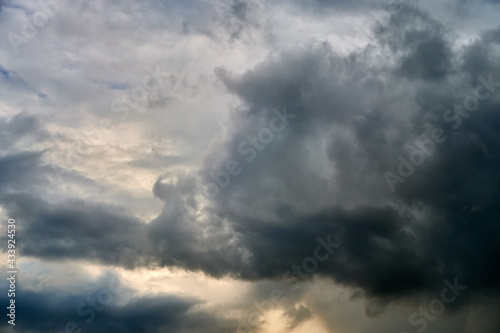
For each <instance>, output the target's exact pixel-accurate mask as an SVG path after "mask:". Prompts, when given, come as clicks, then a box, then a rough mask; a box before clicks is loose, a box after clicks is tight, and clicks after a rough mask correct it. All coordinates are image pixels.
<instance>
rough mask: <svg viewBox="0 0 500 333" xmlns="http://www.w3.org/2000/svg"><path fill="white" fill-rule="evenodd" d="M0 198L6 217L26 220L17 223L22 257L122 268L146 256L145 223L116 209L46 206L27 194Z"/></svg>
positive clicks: (77, 204) (79, 202)
mask: <svg viewBox="0 0 500 333" xmlns="http://www.w3.org/2000/svg"><path fill="white" fill-rule="evenodd" d="M2 199H3V200H2V202H3V205H4V207H6V208H7V209H8V211H9V213H10V214H11V215H10V216H14V217H16V219H20V220H22V221H25V222H23V224H22V225H19V227H18V228H19V235H18V238H19V239H20V244H21V245H20V246H19V249H20V251H21V253H22V254H23V255H27V256H35V257H40V258H46V259H52V260H59V259H85V260H97V261H99V262H104V263H107V264H120V265H123V266H126V267H130V266H134V265H137V264H139V263H143V264H144V262H145V261H146V260H147V258H146V255H148V253H147V251H148V246H147V242H148V241H147V239H146V227H145V225H143V224H142V223H140V222H139V221H138V220H137V219H135V218H133V217H131V216H130V215H127V214H126V213H125V212H123V211H122V210H121V208H119V207H113V206H107V205H103V204H92V203H88V202H85V201H82V200H68V201H64V202H60V203H58V204H50V203H48V202H46V201H44V200H41V199H38V198H36V197H33V196H31V195H27V194H15V195H6V196H4V197H3V198H2ZM23 239H24V240H23Z"/></svg>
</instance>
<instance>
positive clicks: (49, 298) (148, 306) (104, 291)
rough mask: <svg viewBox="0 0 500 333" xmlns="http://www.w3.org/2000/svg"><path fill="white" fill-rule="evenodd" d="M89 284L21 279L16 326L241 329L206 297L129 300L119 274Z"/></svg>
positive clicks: (44, 329)
mask: <svg viewBox="0 0 500 333" xmlns="http://www.w3.org/2000/svg"><path fill="white" fill-rule="evenodd" d="M2 284H4V283H2ZM88 287H90V289H88V293H84V292H82V291H81V290H82V289H83V286H80V289H79V290H80V291H79V292H78V293H71V294H69V293H65V292H61V291H50V290H49V291H43V292H37V291H30V290H26V289H24V288H22V287H21V288H20V287H19V284H18V288H17V290H18V291H17V293H16V298H15V300H16V303H15V304H16V326H15V327H16V330H21V331H23V332H24V331H29V332H36V333H49V332H96V333H100V332H117V333H118V332H120V333H122V332H124V333H128V332H130V333H132V332H134V333H140V332H148V333H150V332H158V333H160V332H165V331H168V332H173V333H184V332H199V331H204V332H210V333H218V332H236V322H234V321H231V320H227V319H223V318H220V317H219V316H218V315H217V314H216V313H211V312H209V311H204V310H201V309H200V308H199V306H200V305H202V303H201V302H199V301H198V300H196V299H189V298H181V297H178V296H175V295H166V294H159V295H152V296H145V297H138V298H132V299H127V300H126V299H124V298H123V296H122V295H121V293H122V292H123V291H124V290H123V289H122V288H119V284H117V282H116V279H115V281H114V282H113V289H112V290H111V289H110V288H108V284H107V283H102V284H99V285H95V284H94V285H90V286H88ZM7 289H8V288H7ZM2 300H4V296H2ZM6 302H8V300H5V302H4V303H6ZM8 326H9V325H8V324H7V323H6V321H2V323H1V324H0V327H2V328H4V329H7V327H8Z"/></svg>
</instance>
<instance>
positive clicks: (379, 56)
mask: <svg viewBox="0 0 500 333" xmlns="http://www.w3.org/2000/svg"><path fill="white" fill-rule="evenodd" d="M375 36H376V37H377V40H376V41H373V42H372V43H371V45H369V46H368V47H366V48H365V49H364V50H362V51H359V52H357V53H353V54H351V55H350V56H348V57H346V58H342V57H340V56H338V55H336V54H335V53H334V52H333V51H331V49H330V48H329V47H328V44H326V43H323V44H316V45H312V46H311V47H309V48H307V49H297V48H296V49H294V50H293V51H287V52H283V53H281V54H280V55H276V56H271V57H270V58H269V59H268V60H266V61H265V62H263V63H262V64H260V65H258V66H256V67H255V68H254V69H253V70H251V71H248V72H246V73H244V74H243V75H241V76H238V75H234V74H231V73H229V72H227V71H225V70H223V69H217V71H216V73H217V74H218V76H219V77H220V78H221V80H222V81H223V82H224V83H225V85H226V87H227V89H228V90H229V91H230V92H233V93H234V94H236V95H237V96H238V97H240V99H241V100H242V101H243V105H242V106H241V107H240V108H239V109H237V110H235V112H234V117H233V119H232V120H233V123H234V125H235V128H234V129H233V131H232V132H230V134H229V137H228V139H227V140H226V141H225V143H224V145H223V146H222V149H218V150H217V151H216V152H213V153H212V154H211V156H209V158H208V159H207V161H206V164H205V170H202V172H201V175H202V177H203V179H204V182H206V183H209V182H213V181H214V179H213V178H212V176H209V175H210V173H211V172H214V173H217V172H219V171H220V170H224V166H225V164H226V162H227V161H229V160H236V161H238V162H240V165H241V166H242V167H243V171H242V172H241V174H239V175H237V176H234V177H232V178H231V179H230V182H229V184H228V185H227V187H225V188H221V191H220V193H219V194H218V196H217V197H216V198H215V199H214V204H215V206H214V207H213V208H210V209H213V211H210V210H209V209H208V208H207V211H205V213H207V216H211V217H208V218H207V220H208V221H204V223H196V222H193V219H192V218H189V217H190V216H194V215H190V214H191V213H190V211H196V209H197V205H198V203H197V201H196V200H195V199H194V193H195V190H194V188H195V185H194V180H191V183H190V182H189V181H186V180H185V181H182V182H180V184H179V185H175V184H169V185H164V184H162V183H161V182H159V183H157V185H156V186H157V191H158V189H162V188H165V189H167V188H168V191H167V190H165V191H164V192H161V193H162V194H161V195H160V194H159V193H160V192H157V196H158V197H160V198H162V200H164V201H165V202H166V206H165V208H164V211H163V213H162V215H160V216H159V217H158V218H157V219H156V220H155V221H154V222H153V227H152V228H153V229H152V230H153V231H154V232H153V234H154V235H153V239H154V244H156V247H157V248H163V249H164V251H163V252H161V254H160V255H161V256H162V257H163V262H164V264H177V265H180V266H183V267H187V268H189V269H202V270H204V271H205V272H208V273H210V274H213V275H217V276H219V275H221V274H224V273H227V274H231V275H235V276H239V277H242V278H246V279H259V278H276V279H279V278H280V276H281V274H282V273H283V272H284V271H286V270H287V269H290V266H291V265H294V264H300V263H301V261H302V260H303V259H304V258H306V257H308V256H311V253H312V251H313V250H314V246H315V240H316V238H317V237H318V236H320V237H326V236H328V235H332V234H338V235H339V237H340V240H341V242H342V246H341V247H340V248H339V249H338V250H337V252H336V254H335V255H333V256H332V258H331V259H329V260H328V261H327V262H325V263H321V264H320V265H319V267H318V269H317V271H316V273H317V274H321V275H325V276H330V277H332V278H334V279H335V280H336V281H338V282H340V283H342V284H345V285H349V286H352V287H360V288H361V289H362V290H364V291H365V292H366V293H367V294H369V295H375V296H380V297H382V298H384V297H401V296H405V295H409V294H416V293H419V292H435V291H436V290H438V291H439V288H441V285H442V281H443V279H445V278H449V279H450V278H453V277H455V276H458V277H460V282H462V283H464V284H467V285H468V286H469V288H470V290H474V291H475V292H478V293H481V292H482V291H487V290H488V291H494V292H498V290H499V289H500V288H499V287H500V285H499V283H498V281H500V270H499V269H498V265H496V260H497V259H496V258H498V256H499V255H500V247H499V245H498V242H497V241H496V240H497V239H498V236H499V235H500V225H499V222H498V221H499V219H498V217H499V213H500V211H499V208H498V205H497V204H496V203H495V202H496V201H498V198H499V195H500V193H498V188H499V186H498V185H500V184H499V181H500V179H499V177H498V172H497V171H496V170H498V168H499V166H500V165H499V164H500V158H499V156H497V155H498V153H497V151H498V145H499V143H500V137H499V135H498V131H497V130H496V129H495V128H497V127H498V125H499V121H500V118H499V117H500V116H499V115H500V114H499V113H498V109H499V106H500V104H499V102H498V97H494V96H493V97H491V98H490V99H488V100H487V101H485V102H482V103H481V105H480V106H479V108H478V110H477V111H475V112H474V113H473V114H471V115H470V117H468V118H467V119H463V122H464V124H463V126H461V127H460V128H459V129H457V130H454V129H451V126H452V125H453V123H451V122H450V121H449V120H447V119H443V117H442V115H443V112H444V111H445V109H446V108H447V107H451V106H452V105H453V104H454V103H462V102H463V100H464V97H465V96H467V95H469V94H474V89H475V87H476V86H477V85H478V84H479V83H480V82H479V81H478V76H479V75H482V76H483V77H484V78H487V77H488V75H490V74H491V75H492V76H493V78H494V81H496V82H498V81H500V73H499V72H498V62H496V61H497V59H495V58H492V57H491V54H490V53H487V52H486V47H487V45H490V46H491V43H498V40H497V38H498V37H497V36H498V33H496V32H494V31H492V32H486V33H484V34H483V35H482V37H481V38H480V39H479V40H477V41H475V42H473V43H471V44H469V45H468V46H466V47H465V48H463V49H460V50H459V52H458V53H456V52H455V54H454V52H452V51H451V50H452V46H451V45H452V44H453V37H452V34H450V33H449V32H448V31H446V29H444V28H443V27H442V26H441V25H440V24H439V23H438V22H437V21H435V20H434V19H433V18H432V17H431V15H429V14H428V13H425V12H423V11H421V10H419V9H417V8H415V7H412V6H401V7H400V8H399V9H398V10H397V11H395V12H394V14H393V16H392V17H391V18H390V20H389V21H388V25H387V26H385V27H382V28H380V27H379V28H378V30H376V31H375ZM283 106H286V108H287V112H288V113H289V114H293V115H295V116H296V118H294V119H293V120H290V123H289V127H288V128H286V129H285V130H284V131H283V132H281V133H279V134H275V138H274V140H273V141H272V142H271V143H269V144H267V145H266V146H265V148H263V149H257V148H255V151H256V154H255V158H254V159H253V160H251V161H245V160H246V159H247V158H249V157H250V155H251V154H242V153H241V152H238V147H240V145H241V143H242V142H244V141H245V140H250V139H249V137H251V136H256V135H257V134H258V133H259V131H260V130H261V129H262V128H263V127H264V126H266V125H267V124H268V123H269V121H270V120H271V119H272V117H274V114H273V112H271V110H272V108H277V109H279V110H281V109H282V107H283ZM436 127H442V128H443V129H444V130H445V131H446V133H447V135H449V136H450V138H449V140H448V141H446V143H444V144H443V145H442V146H439V147H437V148H436V149H437V151H436V153H435V154H434V155H433V156H431V157H429V158H428V159H427V161H426V163H425V164H424V165H422V166H421V167H420V168H419V169H418V170H417V171H416V172H415V174H413V175H412V176H411V177H410V178H408V180H406V181H405V182H404V183H402V184H399V185H398V186H399V187H398V189H397V190H396V192H395V193H391V191H390V190H389V188H388V186H387V183H386V182H385V179H384V176H383V175H384V172H386V171H388V170H391V169H393V168H394V167H396V168H397V165H398V163H399V161H398V155H399V154H407V152H408V149H409V148H408V147H409V146H411V145H412V144H413V142H414V141H415V140H416V139H418V138H419V137H421V136H422V135H425V134H426V133H427V131H428V130H429V129H432V128H436ZM472 138H474V139H472ZM478 142H479V143H480V144H478ZM248 147H250V145H248ZM325 163H326V165H325ZM329 168H331V170H330V169H329ZM325 170H326V171H325ZM330 171H331V172H330ZM188 178H189V177H188ZM167 192H168V194H167ZM227 230H231V231H232V232H230V233H227ZM205 231H206V232H205ZM175 235H182V237H180V238H181V239H187V241H186V242H182V241H181V240H180V239H174V238H175ZM213 244H216V245H215V246H214V245H213ZM169 246H171V248H170V249H171V250H170V251H168V250H166V249H167V248H169ZM236 250H237V251H236Z"/></svg>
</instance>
